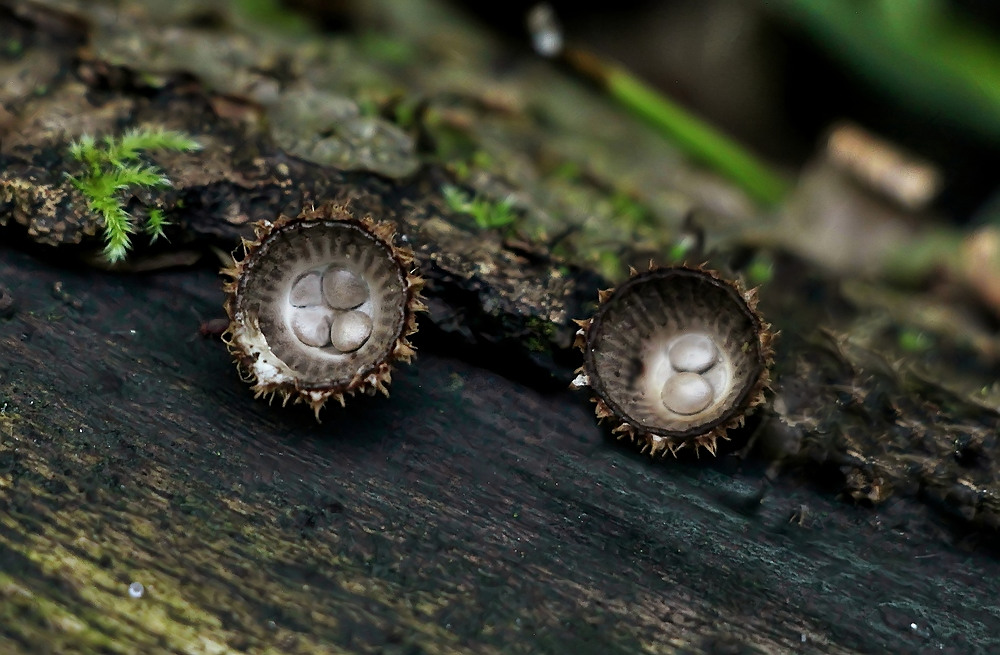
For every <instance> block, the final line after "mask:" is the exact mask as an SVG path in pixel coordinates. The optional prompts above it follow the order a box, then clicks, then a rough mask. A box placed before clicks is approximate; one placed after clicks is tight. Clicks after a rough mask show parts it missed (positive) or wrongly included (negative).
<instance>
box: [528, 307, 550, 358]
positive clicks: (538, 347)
mask: <svg viewBox="0 0 1000 655" xmlns="http://www.w3.org/2000/svg"><path fill="white" fill-rule="evenodd" d="M525 324H526V326H527V328H528V335H527V337H526V338H525V340H524V344H525V346H527V348H528V350H529V351H531V352H533V353H543V352H547V351H548V350H550V349H551V347H552V345H551V344H552V342H553V341H554V340H555V338H556V329H557V328H556V325H555V324H554V323H552V322H551V321H549V320H546V319H544V318H540V317H538V316H529V317H528V319H527V320H526V321H525Z"/></svg>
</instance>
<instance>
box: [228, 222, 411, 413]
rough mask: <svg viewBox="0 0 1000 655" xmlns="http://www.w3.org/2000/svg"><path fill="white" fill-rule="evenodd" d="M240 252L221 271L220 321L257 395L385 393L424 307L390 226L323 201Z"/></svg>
mask: <svg viewBox="0 0 1000 655" xmlns="http://www.w3.org/2000/svg"><path fill="white" fill-rule="evenodd" d="M254 230H255V233H256V239H255V240H253V241H248V240H244V241H243V250H244V256H243V259H242V260H237V259H236V258H235V256H234V258H233V264H232V266H230V267H228V268H226V269H224V270H223V271H222V274H223V275H225V276H227V277H228V278H229V282H227V283H226V285H225V292H226V294H227V297H226V304H225V307H226V312H227V313H228V314H229V327H228V329H227V330H226V332H225V333H224V334H223V340H224V341H225V342H226V344H227V346H228V347H229V351H230V352H231V353H232V354H233V357H234V359H235V360H236V363H237V366H238V367H239V369H240V371H241V374H242V375H243V377H244V379H245V380H247V381H248V382H250V383H252V388H253V391H254V393H255V395H256V396H257V397H260V396H270V397H271V398H272V399H273V398H274V396H275V395H279V396H281V398H282V404H287V403H288V401H289V400H291V401H293V402H295V403H299V402H305V403H307V404H308V405H309V406H310V407H311V408H312V409H313V411H314V412H315V413H316V418H317V420H319V411H320V409H321V408H322V407H323V405H324V404H325V403H326V401H327V400H329V399H331V398H332V399H334V400H336V401H337V402H339V403H340V404H341V406H343V405H344V402H345V396H347V395H354V394H355V393H357V392H364V393H367V394H369V395H374V394H375V392H376V391H381V392H382V393H383V394H385V395H386V396H388V395H389V390H388V385H389V383H390V381H391V369H392V364H393V363H395V362H407V363H408V362H410V360H411V359H412V358H413V356H414V354H415V349H414V347H413V346H412V345H411V344H410V342H409V341H408V340H407V337H409V336H410V335H411V334H413V333H414V332H416V331H417V321H416V312H417V311H421V310H424V309H425V307H424V305H423V303H422V302H421V297H420V290H421V288H422V287H423V285H424V281H423V279H422V278H421V277H420V276H419V275H417V274H416V272H415V269H414V260H413V253H412V252H411V251H410V250H409V249H407V248H402V247H398V246H395V245H394V244H393V237H394V235H395V228H394V226H393V225H392V224H391V223H388V222H375V221H374V220H372V219H371V217H368V216H366V217H363V218H355V217H354V216H353V215H352V214H351V213H350V212H349V211H348V210H347V209H346V208H345V207H342V206H339V205H334V204H327V205H324V206H322V207H319V208H313V209H312V210H308V211H305V212H303V213H302V214H300V215H299V216H296V217H294V218H291V217H288V216H281V217H280V218H278V219H277V220H276V221H274V222H269V221H262V222H260V223H257V224H256V225H255V226H254Z"/></svg>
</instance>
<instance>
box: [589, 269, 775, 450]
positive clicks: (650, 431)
mask: <svg viewBox="0 0 1000 655" xmlns="http://www.w3.org/2000/svg"><path fill="white" fill-rule="evenodd" d="M600 303H601V304H600V307H599V308H598V309H597V312H596V313H595V315H594V317H593V318H591V319H586V320H581V321H577V323H578V324H579V325H580V330H579V332H578V333H577V341H576V345H577V346H578V347H579V348H580V349H582V350H583V352H584V365H583V367H582V368H581V369H580V370H579V371H578V373H579V375H578V377H577V378H576V380H574V383H573V386H575V387H577V388H581V387H585V386H589V387H590V388H591V389H592V390H593V393H594V396H595V397H594V401H595V402H596V403H597V408H596V412H597V416H598V418H600V419H611V420H612V421H613V422H615V423H616V424H617V425H616V426H615V428H614V429H613V432H614V433H616V434H617V435H618V436H619V437H625V438H628V439H630V440H631V441H633V442H635V443H636V444H637V445H639V447H640V448H641V449H642V450H643V451H648V452H650V453H651V454H653V455H662V454H664V453H666V452H667V451H669V452H671V453H674V454H676V453H677V451H678V450H680V449H682V448H684V447H685V446H692V447H694V448H695V450H696V451H697V449H698V448H699V447H703V448H705V449H706V450H708V451H709V452H711V453H713V454H714V453H715V449H716V440H717V439H718V438H726V431H727V430H728V429H729V428H733V427H737V426H739V425H742V424H743V420H744V418H745V416H746V415H747V413H748V412H749V411H750V410H752V409H753V408H754V407H756V406H757V405H759V404H760V403H762V402H763V391H764V388H765V387H766V386H767V384H768V380H769V373H768V371H769V368H770V365H771V360H772V356H773V351H772V349H771V341H772V339H773V334H772V333H771V331H770V325H768V324H767V323H765V322H764V321H763V319H762V318H761V317H760V315H759V314H758V313H757V307H756V305H757V299H756V292H755V291H745V290H744V289H743V288H742V287H741V286H740V285H739V284H738V283H733V282H728V281H726V280H724V279H722V278H720V277H719V276H718V275H717V274H715V273H714V272H712V271H708V270H704V269H700V268H687V267H673V268H655V267H650V270H649V271H648V272H646V273H641V274H640V273H636V272H635V271H633V275H632V277H631V278H630V279H629V280H628V281H627V282H625V283H624V284H622V285H621V286H620V287H619V288H617V289H614V290H610V289H609V290H607V291H602V292H601V293H600Z"/></svg>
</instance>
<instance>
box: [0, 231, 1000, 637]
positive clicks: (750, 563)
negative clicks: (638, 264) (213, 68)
mask: <svg viewBox="0 0 1000 655" xmlns="http://www.w3.org/2000/svg"><path fill="white" fill-rule="evenodd" d="M0 280H3V283H4V285H5V286H6V287H7V288H8V289H9V290H10V294H11V296H12V298H13V300H14V303H15V304H14V305H13V315H12V316H11V317H10V318H6V319H3V320H2V321H0V351H2V353H3V357H2V361H0V523H2V526H3V530H2V531H0V616H2V618H3V620H2V622H0V626H2V627H0V650H2V651H3V652H13V653H17V652H24V653H28V652H51V653H71V652H80V653H93V652H120V653H133V652H146V653H154V652H194V653H199V652H275V653H278V652H280V653H318V652H343V651H345V650H347V651H352V652H406V653H412V652H426V653H459V652H532V653H539V652H551V653H562V652H567V651H573V652H579V653H636V652H717V651H718V650H719V649H723V650H726V652H730V651H736V652H747V651H761V652H781V651H791V650H801V651H807V652H826V653H831V652H834V653H835V652H852V651H862V652H863V651H869V650H888V649H901V650H918V649H920V648H935V649H936V648H937V646H938V645H942V646H943V650H941V651H939V652H956V653H957V652H969V651H970V650H980V651H984V650H986V649H988V648H991V647H996V646H997V645H998V644H997V641H996V632H995V630H994V628H995V626H996V620H997V618H996V615H995V611H996V607H995V604H994V603H993V599H994V598H996V594H997V593H998V591H1000V589H998V588H997V584H998V583H997V580H1000V564H998V563H997V562H996V561H995V560H994V559H993V558H992V557H990V556H988V555H984V554H976V553H974V552H963V551H962V550H956V549H954V548H952V547H948V546H947V545H946V544H945V543H944V541H943V540H942V539H941V535H939V534H936V533H934V532H933V531H928V529H927V527H928V525H931V522H930V521H929V520H928V518H927V517H926V515H925V514H926V511H927V510H926V509H924V508H923V507H922V506H920V505H918V504H916V503H912V502H909V501H899V502H897V503H892V504H890V505H888V506H885V507H883V508H882V509H880V510H879V511H872V510H870V509H866V508H855V507H852V506H850V505H847V504H844V503H840V502H837V501H835V500H834V499H832V498H830V497H828V496H826V495H825V494H822V493H817V492H816V490H815V489H812V488H810V487H808V486H805V487H803V486H802V485H800V484H791V483H789V482H787V481H782V480H780V479H779V480H778V482H776V483H775V484H774V485H770V484H769V483H767V481H766V476H765V472H764V471H763V470H762V469H761V467H760V466H759V465H755V464H753V463H752V462H748V463H746V464H742V465H741V464H739V463H738V460H736V459H734V458H731V457H730V458H724V459H720V460H712V461H694V460H692V461H684V462H665V463H656V462H652V461H649V460H647V459H646V458H644V457H640V456H637V455H633V454H631V453H630V452H628V451H627V450H626V449H622V448H620V447H616V446H615V445H614V444H613V443H612V442H611V441H610V440H609V439H608V438H607V437H606V436H605V435H604V433H603V432H602V430H601V429H599V428H598V427H597V426H596V425H595V424H594V422H593V420H592V415H591V410H590V408H589V407H588V406H587V403H585V402H584V401H583V400H582V399H580V398H577V397H574V396H572V395H571V394H569V392H560V393H556V394H548V395H546V394H543V393H539V392H538V391H536V390H533V389H531V388H529V387H525V386H522V385H519V384H517V383H514V382H511V381H509V380H507V379H505V378H503V377H499V376H497V375H496V374H494V373H490V372H487V371H484V370H481V369H478V368H475V367H473V366H470V365H468V364H465V363H463V362H462V361H460V360H455V359H451V358H447V357H444V356H442V355H440V354H434V353H430V352H426V348H425V352H422V353H421V355H420V357H419V359H418V361H417V362H416V364H415V365H414V366H411V367H406V368H403V369H401V370H399V371H398V373H397V375H395V376H394V380H393V386H392V397H391V398H390V399H384V398H361V399H356V400H355V402H352V403H350V404H349V405H348V407H347V409H345V410H340V409H336V410H334V411H327V412H325V413H324V415H323V417H324V421H323V423H322V424H318V423H316V421H315V420H314V418H313V416H312V414H311V412H310V411H309V410H308V409H305V408H302V407H296V408H286V409H285V410H282V409H280V408H278V407H272V406H269V405H267V404H266V403H264V402H261V401H255V400H253V399H252V398H251V394H250V393H249V392H248V390H247V388H246V386H245V384H244V383H243V382H241V381H240V379H239V377H238V375H237V374H236V371H235V368H234V367H233V365H232V363H231V362H230V360H229V356H228V355H227V354H226V352H225V349H224V348H223V347H222V345H221V344H220V343H218V342H217V341H215V340H213V339H205V338H203V337H202V336H201V335H200V334H199V333H198V327H199V321H198V317H197V316H196V314H201V315H208V314H210V313H211V312H212V311H213V310H214V308H215V307H217V306H218V304H219V303H220V302H221V292H220V291H219V288H218V281H217V279H216V275H215V274H214V273H213V272H212V271H211V270H207V271H206V270H188V271H185V272H162V273H155V274H146V275H139V276H119V275H114V274H109V273H101V272H92V271H82V270H71V269H65V268H59V267H56V266H53V265H51V264H47V263H44V262H40V261H38V260H35V259H33V258H31V257H29V256H28V255H25V254H22V253H18V252H15V251H12V250H10V249H8V248H3V249H2V250H0ZM419 336H420V335H419V334H418V335H417V341H416V343H417V345H418V346H423V345H424V344H423V343H422V342H421V341H420V339H419ZM132 582H139V583H141V584H142V585H143V586H144V587H145V594H144V595H143V596H142V598H138V599H136V598H132V597H130V596H129V592H128V586H129V584H130V583H132ZM911 624H913V626H915V627H911ZM949 649H950V650H949Z"/></svg>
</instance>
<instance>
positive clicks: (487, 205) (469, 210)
mask: <svg viewBox="0 0 1000 655" xmlns="http://www.w3.org/2000/svg"><path fill="white" fill-rule="evenodd" d="M441 194H442V195H443V196H444V201H445V204H446V205H447V206H448V209H450V210H451V211H453V212H455V213H456V214H466V215H467V216H471V217H472V219H473V220H474V221H475V222H476V225H478V226H479V227H480V228H482V229H484V230H495V229H500V228H508V227H510V226H511V225H512V224H513V223H514V221H515V220H516V219H517V213H516V212H515V211H514V201H513V200H512V199H511V198H509V197H508V198H504V199H502V200H489V199H487V198H482V197H479V196H475V197H472V196H470V195H469V194H468V193H466V192H465V191H463V190H462V189H459V188H458V187H457V186H454V185H451V184H446V185H444V186H442V187H441Z"/></svg>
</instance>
